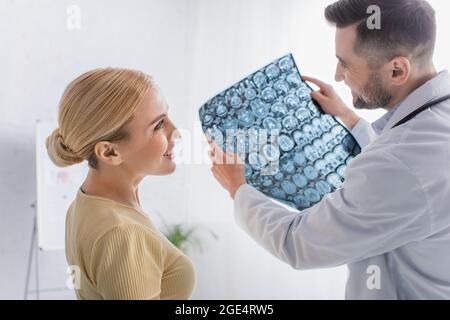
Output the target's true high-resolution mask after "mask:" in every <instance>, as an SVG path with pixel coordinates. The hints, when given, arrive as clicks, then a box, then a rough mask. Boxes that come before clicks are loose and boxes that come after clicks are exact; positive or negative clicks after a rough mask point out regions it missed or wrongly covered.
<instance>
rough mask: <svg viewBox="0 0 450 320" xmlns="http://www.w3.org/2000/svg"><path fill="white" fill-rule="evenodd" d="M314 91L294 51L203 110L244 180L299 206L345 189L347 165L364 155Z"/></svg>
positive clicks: (206, 126)
mask: <svg viewBox="0 0 450 320" xmlns="http://www.w3.org/2000/svg"><path fill="white" fill-rule="evenodd" d="M311 92H312V89H311V87H310V86H309V85H308V84H307V83H306V82H304V81H303V80H302V78H301V75H300V72H299V69H298V68H297V65H296V63H295V60H294V57H293V56H292V55H291V54H289V55H286V56H284V57H281V58H279V59H277V60H275V61H274V62H272V63H270V64H269V65H267V66H265V67H263V68H261V69H260V70H258V71H256V72H255V73H253V74H251V75H250V76H248V77H246V78H245V79H243V80H242V81H239V82H238V83H236V84H235V85H233V86H232V87H230V88H228V89H227V90H225V91H223V92H222V93H220V94H218V95H216V96H215V97H213V98H212V99H210V100H209V101H208V102H207V103H206V104H204V105H203V106H202V107H201V108H200V110H199V116H200V121H201V123H202V129H203V132H204V133H205V134H206V135H207V136H209V137H211V138H212V139H213V140H214V141H215V143H216V144H217V145H218V146H220V147H221V148H223V149H224V150H229V151H232V152H235V153H237V154H239V156H240V158H241V159H242V160H243V161H244V162H245V175H246V180H247V183H248V184H249V185H251V186H253V187H254V188H256V189H257V190H259V191H261V192H262V193H264V194H265V195H267V196H269V197H271V198H274V199H275V200H278V201H280V202H282V203H285V204H287V205H290V206H292V207H294V208H296V209H298V210H303V209H306V208H309V207H311V206H313V205H315V204H316V203H318V202H319V201H320V200H321V199H322V198H323V197H324V196H325V195H327V194H329V193H332V192H334V191H335V190H337V189H339V188H341V187H342V185H343V182H344V179H345V170H346V168H347V166H348V164H349V163H350V162H351V161H352V160H353V159H354V158H355V157H356V156H357V155H358V154H359V153H360V152H361V148H360V146H359V145H358V143H357V142H356V140H355V139H354V138H353V136H352V135H351V134H350V132H349V131H348V130H347V129H346V128H345V127H344V126H343V125H342V124H341V123H340V122H338V121H337V120H336V119H335V118H334V117H332V116H330V115H327V114H324V113H323V112H322V110H321V108H320V105H319V104H318V103H317V102H316V101H313V100H312V99H311Z"/></svg>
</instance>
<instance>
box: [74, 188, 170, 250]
mask: <svg viewBox="0 0 450 320" xmlns="http://www.w3.org/2000/svg"><path fill="white" fill-rule="evenodd" d="M66 227H67V228H68V229H69V228H70V229H72V230H74V231H75V233H76V234H78V237H77V238H78V241H79V244H80V245H82V244H83V243H84V244H85V245H86V246H87V247H89V248H92V247H93V245H94V243H95V242H97V241H98V240H99V239H101V238H102V237H112V236H120V235H124V234H131V235H133V236H139V237H146V238H149V239H152V240H153V241H158V239H160V237H161V235H160V234H159V231H158V230H157V229H156V228H155V227H154V225H153V224H152V222H151V221H150V219H149V217H148V216H145V215H144V213H142V212H139V211H138V210H136V209H133V208H131V207H127V206H123V205H120V204H118V203H116V202H114V201H108V199H102V198H96V197H91V196H89V197H83V196H81V197H80V196H79V195H78V196H77V198H76V199H75V201H74V202H73V203H72V205H71V206H70V208H69V211H68V214H67V219H66Z"/></svg>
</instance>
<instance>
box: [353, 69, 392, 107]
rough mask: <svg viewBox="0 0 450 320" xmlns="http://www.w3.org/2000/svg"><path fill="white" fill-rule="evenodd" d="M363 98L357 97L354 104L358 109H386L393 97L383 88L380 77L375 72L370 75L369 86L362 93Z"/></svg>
mask: <svg viewBox="0 0 450 320" xmlns="http://www.w3.org/2000/svg"><path fill="white" fill-rule="evenodd" d="M362 97H364V98H362ZM362 97H361V96H357V97H356V101H355V103H354V106H355V108H356V109H366V110H373V109H379V108H386V107H387V105H388V104H389V102H390V101H391V99H392V95H391V94H390V93H389V92H388V91H387V90H385V89H384V88H383V85H382V81H381V77H380V75H379V74H378V73H375V72H374V73H372V74H371V75H370V77H369V80H368V81H367V85H366V86H365V87H364V89H363V91H362Z"/></svg>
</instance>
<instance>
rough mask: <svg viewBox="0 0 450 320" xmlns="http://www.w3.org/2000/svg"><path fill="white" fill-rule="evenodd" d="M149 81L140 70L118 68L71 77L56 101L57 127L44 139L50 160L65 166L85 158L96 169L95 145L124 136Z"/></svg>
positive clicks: (151, 82) (98, 70) (145, 92)
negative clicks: (59, 99)
mask: <svg viewBox="0 0 450 320" xmlns="http://www.w3.org/2000/svg"><path fill="white" fill-rule="evenodd" d="M152 84H153V80H152V78H151V77H150V76H148V75H146V74H144V73H142V72H140V71H136V70H129V69H119V68H102V69H95V70H92V71H89V72H86V73H85V74H83V75H81V76H79V77H78V78H76V79H75V80H73V81H72V82H71V83H70V84H69V85H68V86H67V88H66V90H65V91H64V93H63V96H62V98H61V101H60V103H59V116H58V125H59V128H57V129H55V130H54V131H53V133H52V134H51V135H50V136H49V137H48V138H47V140H46V147H47V152H48V155H49V156H50V159H51V160H52V162H53V163H54V164H55V165H57V166H58V167H67V166H70V165H73V164H76V163H80V162H82V161H83V160H88V164H89V166H90V167H91V168H94V169H98V160H97V157H96V156H95V152H94V146H95V144H96V143H97V142H99V141H110V142H113V141H119V140H123V139H126V138H127V137H128V132H127V131H126V129H125V126H126V124H127V123H129V122H130V121H131V120H132V119H133V116H134V113H135V111H136V109H137V107H138V106H139V105H140V103H141V102H142V101H143V99H144V97H145V95H146V94H147V92H148V91H149V90H150V88H151V87H152Z"/></svg>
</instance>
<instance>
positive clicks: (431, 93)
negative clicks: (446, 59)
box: [380, 70, 450, 133]
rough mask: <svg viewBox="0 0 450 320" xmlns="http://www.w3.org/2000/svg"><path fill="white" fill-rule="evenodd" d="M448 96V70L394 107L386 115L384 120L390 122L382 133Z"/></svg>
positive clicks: (449, 76) (449, 77) (449, 85)
mask: <svg viewBox="0 0 450 320" xmlns="http://www.w3.org/2000/svg"><path fill="white" fill-rule="evenodd" d="M447 94H450V74H449V72H448V71H447V70H444V71H441V72H439V73H438V74H437V75H436V76H435V77H434V78H433V79H431V80H429V81H428V82H426V83H425V84H423V85H422V86H420V87H419V88H417V89H416V90H414V91H413V92H412V93H411V94H409V95H408V96H407V97H406V98H405V99H404V100H403V101H402V102H400V103H399V104H398V105H397V106H396V107H394V108H393V109H392V110H391V111H392V112H389V113H388V114H386V115H385V116H384V117H383V118H385V119H386V118H388V119H389V120H388V121H387V123H386V125H385V126H384V128H383V129H382V132H381V133H384V132H386V131H388V130H390V129H391V128H392V127H393V126H395V125H396V124H397V123H398V122H399V121H401V120H402V119H403V118H405V117H406V116H408V115H409V114H411V113H412V112H414V111H415V110H417V109H419V108H420V107H422V106H423V105H425V104H427V103H428V102H431V101H433V100H436V99H439V98H441V97H443V96H445V95H447ZM380 120H382V119H380Z"/></svg>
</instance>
